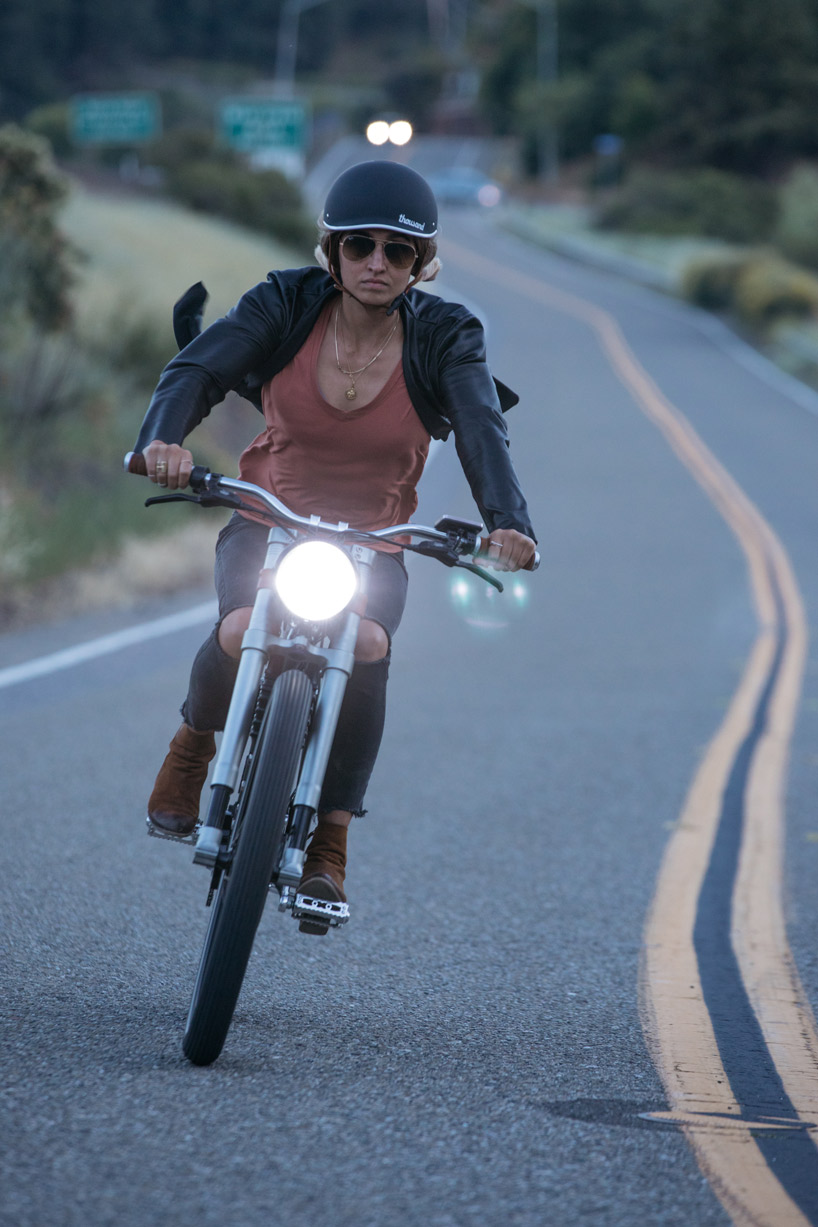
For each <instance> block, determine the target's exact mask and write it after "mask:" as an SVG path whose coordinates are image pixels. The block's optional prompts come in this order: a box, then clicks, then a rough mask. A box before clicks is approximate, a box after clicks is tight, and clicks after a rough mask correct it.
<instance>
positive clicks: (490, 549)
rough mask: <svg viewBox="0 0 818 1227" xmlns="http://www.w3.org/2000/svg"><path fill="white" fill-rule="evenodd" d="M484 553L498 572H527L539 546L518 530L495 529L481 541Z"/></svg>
mask: <svg viewBox="0 0 818 1227" xmlns="http://www.w3.org/2000/svg"><path fill="white" fill-rule="evenodd" d="M481 546H482V551H483V553H484V554H485V556H486V558H487V560H488V561H489V562H490V563H491V564H492V566H493V567H494V568H495V569H496V570H497V571H525V570H529V569H530V568H531V564H532V563H533V561H534V558H535V555H536V553H537V546H536V544H535V543H534V542H533V541H532V540H531V538H530V537H526V535H525V533H520V532H517V529H516V528H495V529H494V531H493V532H492V533H491V535H490V536H489V537H484V538H483V539H482V541H481Z"/></svg>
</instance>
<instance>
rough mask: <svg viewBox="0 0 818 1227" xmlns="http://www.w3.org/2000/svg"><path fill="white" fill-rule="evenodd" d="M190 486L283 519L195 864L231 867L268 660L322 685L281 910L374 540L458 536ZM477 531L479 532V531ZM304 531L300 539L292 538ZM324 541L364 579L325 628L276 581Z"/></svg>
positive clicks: (336, 710) (245, 488)
mask: <svg viewBox="0 0 818 1227" xmlns="http://www.w3.org/2000/svg"><path fill="white" fill-rule="evenodd" d="M191 485H192V486H193V487H194V489H195V488H200V489H202V490H204V491H207V492H208V493H209V494H210V495H211V496H213V495H216V494H218V495H221V496H224V495H239V496H241V495H244V496H250V497H252V498H253V499H254V500H255V501H257V502H261V503H262V504H263V506H264V509H265V510H266V511H267V512H268V513H269V515H270V516H271V517H272V516H274V517H275V519H276V521H278V522H277V523H276V524H275V525H274V526H273V527H272V528H271V529H270V533H269V536H268V539H267V552H266V556H265V560H264V566H263V567H262V569H261V572H260V578H259V589H258V593H257V595H256V599H255V602H254V605H253V611H252V614H251V618H250V623H249V625H248V627H247V630H246V632H245V634H244V637H243V640H242V649H241V659H240V662H239V669H238V674H237V676H236V681H235V684H234V688H233V695H232V699H231V702H230V707H229V710H228V714H227V720H226V723H225V728H224V733H223V735H222V739H221V745H220V747H219V751H218V754H217V757H216V761H215V764H214V769H213V775H212V781H211V803H210V807H209V811H208V815H207V819H206V821H205V823H204V824H203V825H202V827H201V828H200V830H199V834H198V838H197V841H196V847H195V852H194V857H193V859H194V862H195V863H196V864H200V865H204V866H207V867H209V868H212V869H214V870H216V871H217V872H219V871H220V870H221V869H223V868H225V867H226V865H227V861H226V859H225V858H226V856H227V848H226V840H225V834H226V833H227V832H228V831H229V826H230V807H231V805H233V804H234V802H235V801H236V800H237V797H238V793H239V786H240V782H241V779H242V767H243V764H244V762H245V761H246V751H247V746H248V737H249V735H250V730H251V727H252V724H253V719H254V717H255V716H257V714H258V700H259V694H260V690H261V686H262V679H263V676H264V671H265V668H266V667H267V665H268V662H269V661H271V660H272V659H273V658H274V657H275V656H276V655H281V656H283V657H285V658H297V661H298V664H299V667H303V668H305V669H306V670H307V671H308V672H309V673H310V674H311V675H312V676H313V678H314V680H315V686H316V701H315V705H314V708H313V713H312V717H311V719H310V724H309V732H308V736H307V741H306V745H305V747H304V753H303V757H302V762H301V770H300V772H299V776H298V783H297V787H296V790H295V795H294V799H293V804H292V807H291V821H290V823H289V824H288V838H287V840H286V842H285V847H284V850H283V855H282V857H281V860H280V862H279V865H278V868H277V872H276V873H275V875H274V883H273V884H274V885H275V886H276V887H277V888H278V890H279V893H280V895H281V904H280V908H281V910H286V909H287V908H288V907H290V906H292V905H293V904H294V903H295V888H296V886H297V885H298V882H299V881H300V878H301V875H302V870H303V866H304V860H305V856H306V853H305V845H306V841H307V836H308V834H309V828H310V824H311V821H312V818H313V817H314V816H315V814H316V813H317V811H318V805H319V800H320V796H321V789H322V786H323V781H324V775H325V773H326V769H327V763H328V761H329V756H330V752H331V749H332V743H333V740H334V737H335V731H336V728H337V725H338V718H339V714H340V710H341V703H342V701H343V698H344V693H345V690H346V685H347V682H348V680H349V677H350V674H351V673H352V669H353V667H354V665H355V646H356V644H357V640H358V630H359V627H360V624H361V620H362V618H363V617H364V616H365V611H366V598H367V593H368V588H369V579H370V574H371V569H372V564H373V562H374V559H375V556H376V551H375V550H374V549H372V548H371V547H370V546H368V545H367V544H364V542H366V541H373V540H385V541H389V540H394V539H396V538H406V536H407V535H411V536H412V537H413V538H415V539H420V540H423V541H427V542H431V543H433V544H437V545H438V546H445V545H446V544H447V543H449V542H451V532H443V531H440V530H438V529H434V528H429V527H426V526H421V525H414V524H401V525H397V526H396V527H393V528H388V529H378V530H374V531H370V532H361V531H359V530H357V529H351V528H350V527H349V525H348V524H343V523H341V524H333V523H328V522H326V521H323V520H321V519H320V517H318V516H311V517H309V518H306V517H303V516H298V515H296V514H294V513H293V512H291V511H290V510H289V508H287V507H286V506H285V505H284V504H283V503H281V501H280V500H279V499H277V498H276V497H275V495H272V494H270V493H269V492H267V491H265V490H262V489H261V488H260V487H258V486H255V485H251V484H250V483H248V482H242V481H239V480H235V479H232V478H227V477H223V476H220V475H210V474H208V475H207V476H206V477H204V478H199V479H197V480H196V481H194V480H192V481H191ZM472 528H476V526H472ZM293 530H295V533H294V532H293ZM307 538H319V539H323V540H329V541H332V542H333V544H335V545H337V546H339V547H340V548H342V549H344V551H345V552H346V553H347V555H348V556H349V557H350V559H351V560H352V562H353V565H354V567H355V570H356V575H357V580H358V583H357V589H356V593H355V596H354V597H353V598H352V600H351V602H350V603H349V605H348V606H347V608H346V610H344V611H343V612H342V613H341V614H339V615H338V616H337V617H336V618H334V619H332V621H331V622H330V623H328V624H326V625H324V624H320V625H316V624H312V623H307V622H302V621H299V620H298V619H296V618H294V617H293V616H292V615H291V614H290V613H289V612H288V611H287V610H286V609H285V608H284V606H283V603H282V602H281V600H280V598H279V597H278V595H277V593H276V592H275V589H274V577H275V573H276V570H277V568H278V565H279V563H280V561H281V558H282V556H283V554H284V553H285V552H286V551H287V549H288V548H289V547H290V546H292V545H293V544H294V542H295V541H297V540H301V539H307Z"/></svg>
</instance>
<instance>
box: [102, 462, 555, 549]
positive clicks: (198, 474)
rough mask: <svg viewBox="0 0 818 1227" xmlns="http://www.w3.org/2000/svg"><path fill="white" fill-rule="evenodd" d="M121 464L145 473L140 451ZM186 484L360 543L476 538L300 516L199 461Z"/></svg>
mask: <svg viewBox="0 0 818 1227" xmlns="http://www.w3.org/2000/svg"><path fill="white" fill-rule="evenodd" d="M123 465H124V468H125V471H126V472H127V473H134V474H137V475H138V476H141V477H147V475H148V467H147V464H146V463H145V457H144V456H143V455H142V454H141V453H140V452H128V454H127V455H126V456H125V458H124V461H123ZM190 488H191V489H192V490H194V491H195V492H196V493H197V494H198V493H209V494H211V495H212V494H215V493H216V492H217V490H218V491H224V492H228V493H233V494H237V495H242V494H244V495H248V496H249V497H251V498H254V499H256V500H258V501H259V502H261V503H263V504H264V507H265V510H266V511H267V513H268V514H269V515H270V517H271V518H272V519H273V520H275V522H276V523H278V524H283V525H285V526H291V527H293V528H305V529H309V530H311V531H312V532H316V531H319V532H322V533H329V534H330V535H336V536H343V537H345V538H346V539H347V540H349V539H353V540H358V541H359V542H362V543H363V542H365V541H367V540H371V539H373V538H374V539H376V540H378V541H391V540H394V539H395V538H398V537H407V536H409V535H411V536H413V537H416V538H418V539H419V540H421V541H428V542H435V543H437V544H439V545H441V546H446V545H448V546H449V547H450V548H455V550H456V552H457V553H458V554H474V553H475V552H476V551H477V548H478V543H479V541H480V536H479V531H475V532H473V533H471V532H467V533H464V534H463V536H462V538H461V539H460V541H459V542H458V543H457V546H455V545H454V543H453V541H452V534H451V532H441V531H440V530H439V529H437V528H430V527H428V526H427V525H423V524H397V525H394V526H393V527H392V528H376V529H371V530H363V529H353V528H350V526H349V525H348V524H343V523H340V524H332V523H328V522H327V521H325V520H322V519H321V518H320V516H317V515H316V516H309V517H305V516H300V515H297V514H296V513H295V512H294V511H290V509H289V507H287V506H286V505H285V504H284V503H282V502H281V500H280V499H278V498H276V496H275V495H274V494H271V493H270V492H269V491H268V490H263V489H262V488H261V486H256V485H253V484H252V483H251V482H246V481H240V480H238V478H233V477H225V476H224V475H223V474H221V473H211V472H210V471H209V470H208V469H207V468H206V467H205V466H204V465H200V464H199V465H195V466H194V468H193V470H192V472H191V474H190ZM254 510H256V509H254ZM539 565H540V555H539V552H537V553H535V555H534V558H533V560H532V563H531V565H530V566H529V567H526V568H525V569H526V570H528V571H536V570H537V568H538V566H539Z"/></svg>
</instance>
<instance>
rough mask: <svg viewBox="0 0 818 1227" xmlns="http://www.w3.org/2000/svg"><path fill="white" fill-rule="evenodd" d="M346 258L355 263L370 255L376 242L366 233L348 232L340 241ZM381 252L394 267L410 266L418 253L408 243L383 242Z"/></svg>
mask: <svg viewBox="0 0 818 1227" xmlns="http://www.w3.org/2000/svg"><path fill="white" fill-rule="evenodd" d="M341 246H342V247H343V249H344V255H345V256H346V258H347V260H352V262H353V263H357V262H358V261H359V260H366V259H367V258H368V257H369V256H371V255H372V253H373V251H374V250H375V248H376V246H377V243H376V242H375V240H374V239H371V238H369V236H368V235H366V234H348V235H347V236H346V237H345V238H344V239H342V241H341ZM383 254H384V255H385V256H386V258H387V260H388V261H389V263H390V264H392V265H394V267H395V268H410V267H411V266H412V265H413V264H414V262H415V260H416V259H417V255H418V253H417V252H416V251H415V249H414V247H411V246H410V245H409V244H408V243H384V245H383Z"/></svg>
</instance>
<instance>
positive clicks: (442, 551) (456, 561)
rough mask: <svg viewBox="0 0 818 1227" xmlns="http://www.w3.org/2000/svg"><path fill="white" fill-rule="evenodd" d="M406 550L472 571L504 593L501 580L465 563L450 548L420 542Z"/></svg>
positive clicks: (478, 567)
mask: <svg viewBox="0 0 818 1227" xmlns="http://www.w3.org/2000/svg"><path fill="white" fill-rule="evenodd" d="M404 548H405V549H408V550H411V551H412V552H413V553H415V554H425V555H426V556H427V558H436V559H437V560H438V562H442V563H443V565H444V567H459V568H461V569H462V570H463V571H471V573H472V574H473V575H477V576H479V578H480V579H483V580H485V581H486V583H487V584H491V586H492V588H496V589H497V591H498V592H503V591H504V588H503V585H502V583H501V582H500V580H499V579H496V578H495V577H494V576H493V575H492V574H491V572H490V571H486V570H485V568H484V567H480V566H478V565H477V563H476V562H463V560H462V559H461V558H460V556H459V555H458V554H456V553H455V552H454V550H453V549H451V547H450V546H447V545H440V544H438V543H437V542H436V541H418V543H417V544H416V545H407V546H405V547H404Z"/></svg>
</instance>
